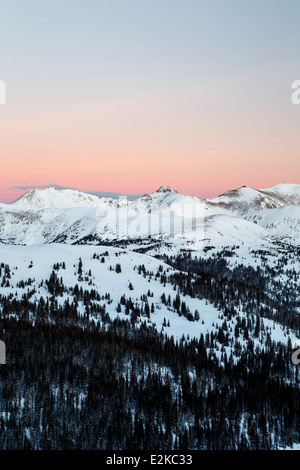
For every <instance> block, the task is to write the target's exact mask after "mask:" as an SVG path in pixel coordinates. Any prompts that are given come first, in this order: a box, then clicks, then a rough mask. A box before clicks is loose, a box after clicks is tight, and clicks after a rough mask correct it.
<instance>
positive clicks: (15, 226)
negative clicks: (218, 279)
mask: <svg viewBox="0 0 300 470" xmlns="http://www.w3.org/2000/svg"><path fill="white" fill-rule="evenodd" d="M299 222H300V185H291V184H281V185H276V186H274V187H273V188H268V189H253V188H249V187H245V186H243V187H241V188H239V189H236V190H232V191H228V192H226V193H225V194H222V195H221V196H219V197H217V198H215V199H206V200H202V199H200V198H197V197H191V196H184V195H181V194H179V193H178V192H177V191H175V190H174V189H172V188H170V187H169V186H164V187H160V188H159V189H158V190H157V191H155V192H153V193H151V194H145V195H143V196H141V197H140V198H138V199H137V200H133V201H132V200H131V201H129V200H127V199H126V197H121V198H119V199H112V198H104V197H97V196H93V195H90V194H86V193H84V192H81V191H76V190H71V189H63V190H59V189H55V188H47V189H43V190H38V189H35V190H33V191H29V192H27V193H26V194H24V195H23V196H22V197H20V198H19V199H18V200H17V201H15V202H14V203H12V204H9V205H5V204H2V205H1V207H0V241H1V242H2V243H5V244H23V245H33V244H41V243H53V242H62V243H67V244H76V243H92V244H99V243H103V242H116V241H119V240H122V241H125V240H126V241H131V242H133V241H137V240H139V241H141V240H143V241H144V240H148V241H149V240H150V239H153V240H155V241H159V240H162V241H164V242H166V241H167V242H168V243H171V244H172V245H173V246H174V247H175V249H180V248H184V247H187V246H188V247H189V248H192V249H196V250H200V249H201V248H202V247H203V246H207V245H213V246H224V245H225V246H232V245H238V244H246V245H247V246H253V244H254V245H257V244H258V245H262V246H270V244H272V243H274V241H275V242H277V241H285V242H291V243H293V244H299V243H300V237H299Z"/></svg>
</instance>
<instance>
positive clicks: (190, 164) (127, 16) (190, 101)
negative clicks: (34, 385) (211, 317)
mask: <svg viewBox="0 0 300 470" xmlns="http://www.w3.org/2000/svg"><path fill="white" fill-rule="evenodd" d="M299 24H300V2H299V0H281V1H279V0H251V1H249V0H240V1H237V0H205V1H204V0H105V1H104V0H103V1H102V0H43V1H41V0H26V1H24V0H0V80H4V81H5V82H6V86H7V104H6V105H5V106H4V105H1V106H0V162H1V172H0V201H2V202H8V201H12V200H14V199H15V198H16V197H17V196H19V195H20V194H21V193H22V192H24V191H22V190H21V189H16V188H15V187H18V186H20V187H26V186H39V185H47V184H49V183H54V184H58V185H61V186H71V187H76V188H80V189H83V190H98V191H117V192H123V193H144V192H151V191H153V190H155V189H157V188H158V187H159V186H161V185H170V186H172V187H174V188H175V189H177V190H178V191H180V192H182V193H184V194H192V195H197V196H200V197H207V196H216V195H218V194H220V193H222V192H224V191H226V190H228V189H233V188H236V187H239V186H242V185H249V186H252V187H257V188H264V187H269V186H272V185H274V184H277V183H285V182H290V183H300V158H299V149H300V145H299V144H300V132H299V124H300V106H295V105H293V104H292V103H291V93H292V90H291V84H292V82H293V81H294V80H296V79H300V63H299V54H300V28H299Z"/></svg>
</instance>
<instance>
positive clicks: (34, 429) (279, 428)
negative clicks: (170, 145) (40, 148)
mask: <svg viewBox="0 0 300 470" xmlns="http://www.w3.org/2000/svg"><path fill="white" fill-rule="evenodd" d="M299 319H300V185H295V184H278V185H276V186H274V187H272V188H268V189H253V188H249V187H246V186H243V187H241V188H238V189H234V190H231V191H228V192H226V193H224V194H222V195H221V196H219V197H217V198H215V199H199V198H196V197H190V196H184V195H181V194H179V193H178V192H177V191H176V190H174V189H172V188H170V187H169V186H163V187H160V188H159V189H158V190H157V191H155V192H153V193H151V194H145V195H143V196H141V197H136V198H132V197H131V198H130V200H129V199H127V198H126V197H124V196H122V197H121V196H120V197H119V198H117V197H116V198H114V199H113V198H108V197H98V196H93V195H91V194H87V193H84V192H80V191H76V190H71V189H70V190H69V189H68V190H67V189H65V190H64V189H55V188H54V187H53V188H48V189H44V190H38V189H36V190H33V191H30V192H28V193H26V194H25V195H23V196H22V197H21V198H19V199H18V200H17V201H15V202H14V203H12V204H9V205H6V204H1V205H0V323H1V329H0V331H1V334H2V338H0V339H2V340H3V341H4V342H5V344H6V361H7V364H6V365H1V366H0V367H1V369H0V375H1V377H0V403H1V405H0V406H1V407H0V427H1V433H0V448H2V449H47V450H48V449H99V450H101V449H102V450H106V449H110V450H111V449H114V450H131V449H133V450H138V449H139V450H141V449H142V450H154V449H155V450H182V451H184V450H200V449H202V450H216V449H225V450H229V449H250V450H253V449H287V448H297V446H299V442H300V434H299V429H300V426H299V425H300V423H299V367H300V366H299V365H297V364H296V363H295V362H297V361H295V360H294V361H292V355H293V352H294V350H295V349H296V343H297V340H298V338H299V330H300V321H299ZM294 357H295V355H294Z"/></svg>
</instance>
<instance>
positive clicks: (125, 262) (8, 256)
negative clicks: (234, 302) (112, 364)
mask: <svg viewBox="0 0 300 470" xmlns="http://www.w3.org/2000/svg"><path fill="white" fill-rule="evenodd" d="M95 255H97V256H98V258H97V257H96V258H95ZM102 257H104V259H105V262H101V261H100V259H101V258H102ZM80 258H81V260H82V266H83V274H82V278H80V277H79V276H78V264H79V259H80ZM0 261H1V263H4V264H8V265H9V267H10V276H11V277H10V279H9V286H8V285H3V282H2V280H3V277H4V274H3V270H2V277H1V275H0V285H1V286H0V295H3V296H7V295H10V294H11V293H12V292H13V293H14V298H15V299H22V296H23V294H24V293H27V292H29V291H34V293H33V296H32V297H31V299H30V300H31V301H32V302H34V301H37V302H38V301H39V299H40V298H41V297H43V298H44V300H46V299H47V298H48V299H49V300H50V297H51V295H50V293H49V291H48V290H47V288H46V286H45V281H46V280H47V279H49V277H50V275H51V272H52V271H53V266H54V264H56V263H60V264H62V263H65V268H62V267H60V269H59V270H58V271H57V275H58V277H59V278H62V279H63V283H64V285H65V287H66V288H70V287H72V288H74V286H75V285H76V284H77V285H79V287H82V288H83V289H84V290H89V291H90V290H92V289H95V290H96V291H97V292H98V293H99V294H100V295H101V296H105V294H109V297H110V301H109V302H108V301H107V300H105V301H101V302H100V304H102V305H103V304H104V303H105V304H106V311H107V313H108V314H109V316H110V318H111V319H114V318H117V317H119V318H121V319H122V318H123V319H128V315H126V314H125V310H124V308H122V311H121V312H117V306H118V304H119V302H120V298H121V296H123V295H125V297H126V298H129V297H131V299H132V301H133V303H136V304H137V305H139V306H142V305H143V304H144V301H143V300H142V296H146V297H147V299H148V302H149V304H150V305H151V303H153V304H154V308H155V311H154V312H153V313H151V315H150V319H149V325H153V326H155V328H156V329H157V330H158V331H159V332H160V331H163V332H164V333H165V334H167V335H168V336H169V337H171V336H173V337H174V338H175V339H178V340H180V339H181V337H182V335H184V336H185V337H187V336H188V335H189V337H190V338H193V337H195V338H199V337H200V335H201V333H202V334H203V335H205V334H206V333H210V332H211V331H217V328H218V325H220V324H221V323H222V320H221V318H220V315H221V314H222V312H220V310H219V309H217V308H216V307H214V306H213V305H212V304H210V303H208V302H207V301H205V300H200V299H198V298H191V297H189V296H187V295H186V296H184V295H182V296H181V299H182V300H183V301H185V303H186V305H187V308H188V309H189V310H190V312H191V313H192V314H194V312H195V311H196V310H198V312H199V315H200V318H199V320H198V321H192V322H191V321H189V320H188V319H187V318H186V317H184V316H179V315H178V314H177V312H176V311H175V310H174V309H173V308H171V307H167V306H166V305H165V304H163V303H162V300H161V296H162V294H163V293H164V294H165V296H166V297H168V296H170V297H171V303H172V302H173V300H174V299H175V297H176V294H177V292H176V291H174V289H173V286H172V285H171V284H169V283H168V282H167V283H166V285H163V284H162V283H161V282H160V280H159V279H157V280H156V279H155V277H152V279H151V281H150V282H149V279H148V276H144V275H143V274H139V272H138V266H140V265H144V266H145V269H146V271H152V272H153V273H154V274H155V273H156V272H158V271H159V270H163V271H165V273H166V275H169V274H171V273H172V272H174V271H175V270H174V269H173V268H171V267H170V266H168V265H166V264H165V263H163V262H161V261H160V260H157V259H155V258H153V257H151V256H148V255H144V254H140V253H134V252H132V251H130V250H120V249H116V248H112V247H106V246H97V247H93V246H67V245H60V244H52V245H48V246H47V245H40V246H10V245H7V246H3V245H2V246H0ZM116 264H120V266H121V272H120V273H118V272H117V271H116ZM29 279H30V282H29V283H28V285H25V286H24V287H20V285H19V283H20V282H21V281H25V282H26V281H28V280H29ZM130 283H131V284H132V289H130ZM41 284H43V285H41ZM149 290H150V292H151V293H153V296H150V297H149V296H148V292H149ZM67 299H68V300H69V301H72V298H71V295H70V293H68V292H65V293H64V295H63V296H62V297H60V296H57V297H56V300H57V302H58V304H59V305H63V304H64V302H65V301H66V300H67ZM78 309H79V311H80V312H81V314H82V315H83V314H84V312H85V307H84V304H83V302H80V303H79V306H78ZM240 316H241V318H243V317H246V316H247V313H246V312H245V313H244V312H240ZM92 319H93V318H91V320H92ZM97 320H98V319H97V318H95V321H97ZM140 321H145V318H143V317H142V318H141V320H140ZM236 322H237V318H233V319H232V320H231V323H230V331H231V336H232V337H233V336H234V330H235V326H236ZM164 323H167V325H168V324H169V326H164ZM263 323H264V325H265V333H267V332H268V331H269V332H270V334H271V337H272V339H273V340H274V341H276V342H283V343H287V341H288V338H289V337H290V339H291V341H292V342H295V341H296V340H297V338H296V336H295V335H294V334H293V332H290V333H289V334H287V331H286V329H285V328H284V327H283V326H282V325H280V324H277V323H276V322H272V321H271V320H268V319H263ZM137 327H138V325H137ZM262 339H263V338H262ZM240 341H241V345H242V346H244V347H247V342H244V341H243V339H242V338H241V340H240ZM255 344H256V345H258V346H259V344H260V342H259V340H255ZM227 352H228V354H230V350H228V351H227Z"/></svg>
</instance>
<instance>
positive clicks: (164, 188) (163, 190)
mask: <svg viewBox="0 0 300 470" xmlns="http://www.w3.org/2000/svg"><path fill="white" fill-rule="evenodd" d="M155 193H177V191H176V190H175V189H173V188H171V187H170V186H161V187H160V188H159V189H157V190H156V191H155Z"/></svg>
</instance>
